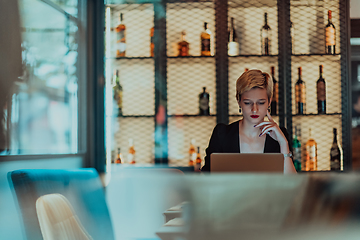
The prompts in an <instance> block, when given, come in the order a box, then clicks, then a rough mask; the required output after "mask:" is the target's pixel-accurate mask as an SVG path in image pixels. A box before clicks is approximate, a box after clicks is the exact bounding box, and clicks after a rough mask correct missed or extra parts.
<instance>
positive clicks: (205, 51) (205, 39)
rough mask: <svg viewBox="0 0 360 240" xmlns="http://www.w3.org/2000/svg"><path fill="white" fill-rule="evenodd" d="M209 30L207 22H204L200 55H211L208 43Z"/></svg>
mask: <svg viewBox="0 0 360 240" xmlns="http://www.w3.org/2000/svg"><path fill="white" fill-rule="evenodd" d="M210 37H211V31H210V30H209V29H208V28H207V22H204V31H203V32H202V33H201V36H200V39H201V56H211V51H210V50H211V45H210Z"/></svg>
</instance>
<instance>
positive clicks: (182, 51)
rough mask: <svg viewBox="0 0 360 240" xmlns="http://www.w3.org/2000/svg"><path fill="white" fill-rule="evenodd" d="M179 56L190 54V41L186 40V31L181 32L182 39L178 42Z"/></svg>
mask: <svg viewBox="0 0 360 240" xmlns="http://www.w3.org/2000/svg"><path fill="white" fill-rule="evenodd" d="M178 56H179V57H183V56H189V43H188V42H187V41H186V33H185V31H182V32H181V41H180V42H178Z"/></svg>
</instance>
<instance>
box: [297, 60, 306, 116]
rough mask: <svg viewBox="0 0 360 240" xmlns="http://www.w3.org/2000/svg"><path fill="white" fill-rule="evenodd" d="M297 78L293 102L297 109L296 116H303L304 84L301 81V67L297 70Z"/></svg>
mask: <svg viewBox="0 0 360 240" xmlns="http://www.w3.org/2000/svg"><path fill="white" fill-rule="evenodd" d="M298 74H299V78H298V80H297V82H296V84H295V101H296V107H297V112H296V113H297V114H299V115H302V114H305V107H306V106H305V97H306V92H305V82H304V81H303V80H302V79H301V67H299V68H298Z"/></svg>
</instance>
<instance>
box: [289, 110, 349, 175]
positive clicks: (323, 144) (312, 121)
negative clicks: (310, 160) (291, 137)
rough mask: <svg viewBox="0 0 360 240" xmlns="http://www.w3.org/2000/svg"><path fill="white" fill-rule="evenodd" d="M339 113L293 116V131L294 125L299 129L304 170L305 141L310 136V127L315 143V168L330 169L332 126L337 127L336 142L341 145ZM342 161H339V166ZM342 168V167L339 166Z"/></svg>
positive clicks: (319, 169) (320, 169)
mask: <svg viewBox="0 0 360 240" xmlns="http://www.w3.org/2000/svg"><path fill="white" fill-rule="evenodd" d="M341 120H342V119H341V115H315V116H297V117H294V118H293V132H295V126H296V127H297V128H298V129H300V134H301V135H300V136H298V137H300V139H299V141H300V142H301V158H302V164H301V166H302V169H303V170H304V166H305V164H304V161H305V159H306V152H305V151H306V142H307V141H308V139H309V138H310V135H309V134H310V132H309V129H310V128H311V137H312V138H313V139H314V140H315V141H316V143H317V170H318V171H324V170H330V148H331V145H332V142H333V128H337V129H338V131H337V133H338V142H339V144H340V145H342V141H341V139H342V133H341V131H340V129H341ZM342 166H343V163H341V167H342ZM341 169H342V168H341Z"/></svg>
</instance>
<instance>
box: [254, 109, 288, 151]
mask: <svg viewBox="0 0 360 240" xmlns="http://www.w3.org/2000/svg"><path fill="white" fill-rule="evenodd" d="M266 115H267V117H268V119H269V121H268V122H261V123H259V124H257V125H255V126H254V127H257V128H260V130H261V133H260V136H262V135H264V134H269V136H270V137H272V138H273V139H275V140H276V141H278V142H279V144H280V145H285V144H286V145H288V142H287V139H286V137H285V135H284V133H283V132H282V131H281V129H280V127H279V125H278V124H277V123H276V122H275V121H274V119H273V118H272V117H271V115H270V113H269V111H267V113H266Z"/></svg>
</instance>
